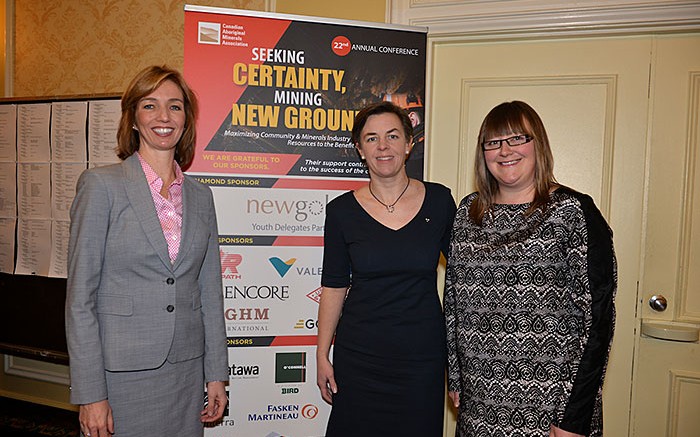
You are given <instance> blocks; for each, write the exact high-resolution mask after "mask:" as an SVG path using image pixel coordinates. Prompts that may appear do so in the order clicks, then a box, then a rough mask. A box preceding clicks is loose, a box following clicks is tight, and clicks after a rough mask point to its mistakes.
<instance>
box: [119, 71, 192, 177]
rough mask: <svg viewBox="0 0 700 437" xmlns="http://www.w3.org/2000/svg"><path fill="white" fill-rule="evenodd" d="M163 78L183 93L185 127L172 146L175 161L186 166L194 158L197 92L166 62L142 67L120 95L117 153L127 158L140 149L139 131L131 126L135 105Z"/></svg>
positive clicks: (158, 84)
mask: <svg viewBox="0 0 700 437" xmlns="http://www.w3.org/2000/svg"><path fill="white" fill-rule="evenodd" d="M166 80H169V81H171V82H173V83H175V85H177V86H179V87H180V90H182V95H183V97H184V100H185V101H184V106H185V107H184V110H185V129H184V131H183V132H182V136H181V137H180V141H178V143H177V146H175V161H177V163H178V164H179V165H180V167H182V168H183V169H186V168H187V167H188V166H189V165H190V163H191V162H192V159H193V158H194V147H195V135H196V132H195V121H196V119H197V96H196V95H195V94H194V92H193V91H192V90H191V89H190V87H189V86H188V85H187V82H185V79H184V78H183V77H182V75H181V74H180V72H178V71H177V70H173V69H172V68H169V67H167V66H165V65H164V66H162V67H159V66H157V65H153V66H151V67H147V68H145V69H143V70H142V71H141V72H140V73H139V74H137V75H136V77H135V78H134V79H133V80H132V81H131V83H130V84H129V86H128V87H127V88H126V91H125V92H124V95H123V96H122V116H121V119H120V120H119V130H118V131H117V150H116V151H117V156H118V157H119V159H126V158H128V157H129V156H131V155H133V154H134V153H135V152H136V151H137V150H139V146H140V139H139V133H138V131H137V130H136V129H134V128H133V126H134V123H135V122H136V108H137V106H138V104H139V102H140V101H141V99H143V98H144V97H146V96H148V95H149V94H151V93H152V92H154V91H155V90H156V89H157V88H158V87H159V86H161V85H162V84H163V82H165V81H166Z"/></svg>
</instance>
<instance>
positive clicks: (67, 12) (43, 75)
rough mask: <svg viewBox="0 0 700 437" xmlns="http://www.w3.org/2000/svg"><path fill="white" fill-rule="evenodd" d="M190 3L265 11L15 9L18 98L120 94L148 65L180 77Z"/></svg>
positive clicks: (155, 6) (72, 5) (218, 2)
mask: <svg viewBox="0 0 700 437" xmlns="http://www.w3.org/2000/svg"><path fill="white" fill-rule="evenodd" d="M186 3H187V4H193V5H205V6H218V7H227V8H239V9H250V10H259V11H262V10H264V9H265V1H264V0H187V1H183V0H120V1H108V0H92V1H89V2H86V1H84V0H61V1H60V2H54V1H46V0H21V1H15V35H14V38H15V58H14V60H15V70H14V72H13V79H14V92H13V95H14V96H16V97H29V96H54V95H75V94H96V93H119V92H121V91H122V90H123V89H124V88H125V87H126V85H127V84H128V82H129V80H130V79H131V77H132V76H133V75H134V74H135V73H136V72H137V71H139V70H140V69H142V68H144V67H146V66H148V65H152V64H168V65H170V66H173V67H175V68H178V69H182V65H183V24H184V14H183V9H184V5H185V4H186Z"/></svg>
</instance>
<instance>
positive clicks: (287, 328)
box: [184, 5, 427, 437]
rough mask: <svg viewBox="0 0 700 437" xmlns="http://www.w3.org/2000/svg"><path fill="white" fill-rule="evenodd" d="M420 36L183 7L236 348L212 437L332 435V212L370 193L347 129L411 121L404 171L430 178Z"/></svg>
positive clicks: (202, 163) (395, 29) (201, 161)
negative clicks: (328, 323) (325, 318)
mask: <svg viewBox="0 0 700 437" xmlns="http://www.w3.org/2000/svg"><path fill="white" fill-rule="evenodd" d="M426 31H427V29H425V28H415V27H406V26H389V25H383V24H378V23H366V22H353V21H340V20H331V19H322V18H314V17H301V16H291V15H280V14H265V13H255V12H251V11H241V10H232V9H222V8H213V7H200V6H190V5H186V6H185V44H184V46H185V58H184V65H185V68H184V73H185V78H186V79H187V82H188V83H189V85H190V86H191V87H192V88H193V90H194V91H195V93H196V94H197V96H198V98H199V106H200V110H199V119H198V121H197V147H196V154H195V158H194V161H193V163H192V165H191V166H190V168H189V169H188V173H189V174H192V175H194V176H195V177H196V178H197V179H198V180H199V181H200V182H202V183H204V184H206V185H209V186H210V187H211V189H212V191H213V193H214V199H215V202H216V208H217V218H218V223H219V243H220V247H221V250H220V252H221V274H222V278H223V283H224V289H223V291H222V292H223V295H224V306H225V317H226V329H227V335H228V347H229V378H230V384H229V387H228V392H229V398H230V404H229V407H228V411H227V412H226V416H225V417H224V421H223V423H222V424H220V425H218V426H216V427H213V428H208V429H207V430H206V433H205V434H206V436H207V437H219V436H221V437H223V436H237V437H238V436H240V437H244V436H245V437H257V436H260V437H275V436H286V437H302V436H323V435H324V432H325V425H326V421H327V420H328V415H329V413H330V406H329V405H327V404H326V403H325V402H324V401H323V400H322V399H321V396H320V393H319V390H318V388H317V386H316V366H315V344H316V332H317V331H316V317H317V312H318V302H319V300H320V295H321V287H320V278H321V273H322V271H321V264H322V259H323V226H324V219H325V208H326V205H327V204H328V202H329V201H331V200H332V199H333V198H335V197H337V196H338V195H340V194H342V193H343V192H345V191H347V190H352V189H356V188H358V187H360V186H362V185H364V184H366V183H367V180H368V179H367V178H368V173H367V168H366V167H365V165H364V164H363V163H362V162H361V161H360V159H359V156H358V153H357V151H356V150H355V147H354V145H353V144H352V142H351V140H350V132H351V129H352V124H353V118H354V116H355V114H356V113H357V111H358V110H359V109H361V108H362V107H363V106H365V105H367V104H370V103H374V102H378V101H382V100H388V101H392V102H394V103H395V104H397V105H399V106H401V107H403V108H405V109H406V110H407V112H408V114H409V116H410V117H411V120H412V122H413V123H414V147H413V151H412V153H411V155H410V157H409V160H408V161H407V164H406V166H407V170H408V172H409V175H410V176H411V177H414V178H417V179H422V178H423V155H424V141H423V120H424V115H425V114H424V111H423V102H424V99H425V63H426ZM368 341H371V339H368ZM387 402H391V399H387Z"/></svg>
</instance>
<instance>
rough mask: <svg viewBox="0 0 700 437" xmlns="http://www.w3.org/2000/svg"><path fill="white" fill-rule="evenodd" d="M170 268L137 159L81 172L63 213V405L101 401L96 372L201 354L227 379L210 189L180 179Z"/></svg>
mask: <svg viewBox="0 0 700 437" xmlns="http://www.w3.org/2000/svg"><path fill="white" fill-rule="evenodd" d="M182 196H183V199H182V203H183V206H182V210H183V214H182V215H183V223H182V238H181V242H180V250H179V253H178V256H177V259H176V260H175V263H174V264H171V262H170V257H169V255H168V246H167V243H166V241H165V237H164V236H163V231H162V229H161V225H160V221H159V220H158V216H157V214H156V210H155V206H154V204H153V198H152V197H151V192H150V190H149V187H148V183H147V181H146V176H145V175H144V173H143V170H142V168H141V163H140V162H139V159H138V157H137V156H136V155H132V156H130V157H129V158H127V159H126V160H124V161H123V162H122V163H120V164H115V165H110V166H106V167H99V168H94V169H89V170H86V171H85V172H83V174H82V175H81V176H80V179H79V180H78V185H77V190H76V196H75V199H74V201H73V205H72V206H71V226H70V243H69V247H68V286H67V287H68V290H67V291H68V294H67V299H66V336H67V340H68V354H69V357H70V377H71V396H70V399H71V402H72V403H74V404H86V403H91V402H96V401H100V400H103V399H106V398H107V385H106V383H105V370H110V371H124V370H146V369H154V368H157V367H159V366H160V365H161V364H163V363H164V362H165V360H166V359H167V360H168V361H170V362H178V361H184V360H189V359H192V358H197V357H200V356H204V379H205V381H206V382H210V381H227V380H228V360H227V358H228V356H227V354H228V352H227V346H226V328H225V325H224V316H223V295H222V286H221V264H220V257H219V244H218V231H217V224H216V214H215V211H214V202H213V198H212V194H211V190H209V188H208V187H206V186H204V185H202V184H200V183H198V182H196V181H195V180H194V179H193V178H191V177H190V176H187V175H186V176H185V180H184V182H183V185H182Z"/></svg>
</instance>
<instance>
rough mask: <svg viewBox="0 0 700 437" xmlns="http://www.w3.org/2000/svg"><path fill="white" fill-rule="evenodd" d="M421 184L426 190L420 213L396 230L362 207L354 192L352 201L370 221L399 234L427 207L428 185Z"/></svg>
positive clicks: (419, 209)
mask: <svg viewBox="0 0 700 437" xmlns="http://www.w3.org/2000/svg"><path fill="white" fill-rule="evenodd" d="M419 182H420V183H421V184H423V187H424V188H425V190H424V191H423V201H422V202H421V204H420V208H418V211H416V213H415V214H414V215H413V217H411V219H410V220H408V221H407V222H406V223H404V224H403V225H402V226H400V227H398V228H396V229H394V228H390V227H389V226H387V225H385V224H384V223H382V222H380V221H379V220H377V218H376V217H374V216H373V215H372V214H370V213H369V212H368V211H367V210H366V209H365V208H364V207H363V206H362V204H361V203H360V201H359V200H357V197H355V192H354V191H353V192H352V193H351V194H352V199H353V200H354V201H355V204H357V206H358V207H359V208H360V209H361V210H362V212H363V213H364V214H365V215H366V216H367V217H369V218H370V219H372V221H373V222H375V223H377V224H378V225H380V226H382V227H383V228H386V229H388V230H390V231H392V232H399V231H401V230H402V229H405V228H406V227H407V226H408V225H410V224H411V223H413V221H414V220H415V219H416V217H418V216H419V215H420V213H421V211H423V208H424V207H425V200H426V199H427V198H428V184H426V183H425V182H423V181H419Z"/></svg>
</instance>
